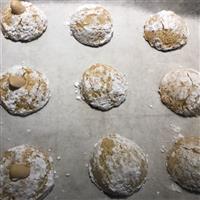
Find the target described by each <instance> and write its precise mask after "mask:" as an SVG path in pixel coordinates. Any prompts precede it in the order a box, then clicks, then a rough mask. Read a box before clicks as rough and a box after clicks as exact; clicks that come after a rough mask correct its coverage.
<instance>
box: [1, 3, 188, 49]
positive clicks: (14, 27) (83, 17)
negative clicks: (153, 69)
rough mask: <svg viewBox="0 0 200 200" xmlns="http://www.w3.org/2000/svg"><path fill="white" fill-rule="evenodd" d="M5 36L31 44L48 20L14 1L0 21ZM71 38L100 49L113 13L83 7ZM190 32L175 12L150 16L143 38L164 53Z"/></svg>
mask: <svg viewBox="0 0 200 200" xmlns="http://www.w3.org/2000/svg"><path fill="white" fill-rule="evenodd" d="M1 26H2V33H3V35H4V36H5V38H9V39H11V40H13V41H22V42H28V41H32V40H34V39H36V38H38V37H40V36H41V35H42V34H43V33H44V31H45V30H46V28H47V17H46V16H45V14H44V13H43V11H42V10H40V9H39V8H38V7H37V6H35V5H33V4H32V3H30V2H25V1H19V0H11V2H10V5H9V6H8V8H6V9H5V10H4V12H3V15H2V20H1ZM69 26H70V30H71V33H72V35H73V36H74V37H75V38H76V39H77V40H78V41H79V42H80V43H82V44H84V45H88V46H92V47H98V46H102V45H104V44H106V43H108V42H109V41H110V40H111V38H112V36H113V22H112V17H111V15H110V13H109V12H108V11H107V10H106V9H105V8H104V7H103V6H101V5H94V4H89V5H84V6H81V7H80V8H78V10H77V11H76V12H75V13H74V14H73V15H72V16H71V18H70V23H69ZM188 35H189V31H188V28H187V25H186V23H185V22H184V20H183V19H182V18H181V17H180V16H178V15H176V14H175V13H174V12H172V11H165V10H163V11H161V12H158V13H157V14H155V15H152V16H150V17H149V19H148V20H147V21H146V22H145V25H144V38H145V39H146V40H147V41H148V42H149V44H150V45H151V46H153V47H155V48H156V49H158V50H161V51H169V50H173V49H177V48H180V47H181V46H183V45H185V44H186V43H187V38H188Z"/></svg>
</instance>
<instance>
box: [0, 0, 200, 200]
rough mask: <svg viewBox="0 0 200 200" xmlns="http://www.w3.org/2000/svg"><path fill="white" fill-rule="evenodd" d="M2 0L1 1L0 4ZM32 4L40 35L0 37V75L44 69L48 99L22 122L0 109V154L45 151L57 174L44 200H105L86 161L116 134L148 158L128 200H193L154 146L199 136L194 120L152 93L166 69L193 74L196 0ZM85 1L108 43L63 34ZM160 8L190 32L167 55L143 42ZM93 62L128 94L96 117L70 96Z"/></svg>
mask: <svg viewBox="0 0 200 200" xmlns="http://www.w3.org/2000/svg"><path fill="white" fill-rule="evenodd" d="M7 2H8V1H5V0H2V4H1V6H2V7H3V6H4V5H5V4H6V3H7ZM33 2H34V3H35V4H37V5H38V6H39V7H40V8H41V9H43V10H44V12H45V13H46V15H47V16H48V28H47V31H46V32H45V33H44V35H42V37H40V38H39V39H38V40H35V41H33V42H30V43H15V42H12V41H10V40H6V39H4V37H3V36H2V35H1V55H0V56H1V58H0V60H1V71H3V70H5V69H7V68H9V67H11V66H13V65H15V64H25V65H30V66H33V67H34V68H36V69H39V70H41V71H43V72H45V73H46V75H47V76H48V78H49V80H50V84H51V91H52V98H51V100H50V102H49V103H48V104H47V106H46V107H44V109H42V110H41V111H39V112H37V113H35V114H32V115H30V116H27V117H16V116H12V115H10V114H8V113H7V112H6V111H5V110H4V109H2V108H0V111H1V136H0V141H1V143H0V150H1V152H3V151H4V150H6V149H7V148H10V147H13V146H15V145H21V144H24V143H27V144H32V145H36V146H40V147H42V148H43V149H45V150H51V152H50V154H51V155H52V156H53V158H54V160H55V170H56V172H57V173H56V184H55V188H54V190H53V191H52V192H51V194H50V195H49V196H48V197H47V198H46V199H47V200H55V199H57V200H96V199H97V200H107V199H110V198H109V197H107V196H106V195H105V194H103V193H102V192H100V191H99V190H98V189H97V188H96V187H95V186H94V185H93V184H92V183H91V181H90V179H89V177H88V170H87V162H88V158H89V153H90V152H91V151H92V149H93V145H94V144H95V143H96V142H97V140H98V139H99V138H100V137H101V136H102V135H105V134H107V133H119V134H121V135H123V136H125V137H127V138H130V139H132V140H134V141H135V142H136V143H138V144H139V145H140V146H141V147H142V148H143V149H144V150H145V152H146V153H148V155H149V172H148V180H147V182H146V184H145V185H144V187H143V188H142V189H141V190H140V191H139V192H137V193H135V194H134V195H133V196H131V197H130V198H128V199H130V200H131V199H134V200H153V199H159V200H167V199H170V200H178V199H180V200H188V199H190V200H197V199H199V196H198V195H195V194H192V193H190V192H187V191H185V190H181V191H179V192H178V191H177V189H176V188H175V189H174V187H173V186H174V185H172V184H173V182H172V181H171V180H170V177H169V176H168V174H167V172H166V169H165V153H162V152H161V148H162V145H164V146H165V147H168V146H169V145H170V144H171V142H172V140H173V138H174V136H176V135H177V134H178V133H181V134H183V135H192V134H193V135H197V134H199V130H200V118H183V117H180V116H178V115H176V114H174V113H173V112H171V111H170V110H168V109H167V108H166V107H165V106H163V105H162V103H161V102H160V99H159V95H158V93H157V91H158V85H159V81H160V79H161V77H162V76H163V75H164V74H165V73H166V72H168V71H169V70H170V69H172V68H174V67H176V66H187V67H191V68H194V69H197V70H199V66H200V39H199V36H200V28H199V24H200V23H199V22H200V18H199V16H200V1H199V0H190V1H187V0H177V1H171V0H168V1H161V0H160V1H159V0H154V1H152V0H150V1H144V0H141V1H139V0H138V1H131V0H130V1H123V0H116V1H114V0H105V1H80V0H79V1H75V0H74V1H58V0H57V1H56V0H55V1H44V0H43V1H42V0H38V1H33ZM84 3H100V4H102V5H104V6H105V7H106V8H107V9H108V10H110V12H111V14H112V17H113V20H114V36H113V39H112V40H111V41H110V43H108V44H107V45H105V46H102V47H100V48H91V47H87V46H84V45H82V44H80V43H79V42H77V41H76V40H75V39H74V38H73V37H72V36H70V34H69V29H68V27H67V25H66V22H67V20H68V19H69V16H70V15H71V14H72V13H73V12H74V11H75V10H76V9H77V7H78V6H80V5H82V4H84ZM163 9H166V10H167V9H169V10H173V11H175V12H176V13H177V14H179V15H181V16H182V17H184V19H185V20H186V22H187V24H188V27H189V29H190V37H189V40H188V44H187V45H186V46H184V47H183V48H181V49H179V50H176V51H172V52H168V53H163V52H160V51H157V50H155V49H153V48H151V47H150V46H149V44H148V43H147V42H145V40H144V38H143V25H144V21H145V20H146V19H147V18H148V16H149V15H150V14H153V13H155V12H158V11H160V10H163ZM94 63H105V64H109V65H111V66H114V67H117V68H118V69H119V70H120V71H122V72H123V73H125V74H127V79H128V82H129V91H128V96H127V100H126V101H125V103H123V104H122V105H121V106H120V107H118V108H114V109H112V110H110V111H108V112H100V111H97V110H94V109H91V108H90V107H89V106H88V105H87V104H85V103H84V102H80V101H77V100H76V99H75V92H74V86H73V84H74V82H75V81H77V80H79V78H80V76H81V74H82V72H83V71H84V70H85V69H86V68H87V67H88V66H90V65H91V64H94ZM57 156H60V157H61V160H57V159H56V158H57ZM66 173H69V174H70V176H69V177H67V176H66V175H65V174H66ZM174 190H175V191H174Z"/></svg>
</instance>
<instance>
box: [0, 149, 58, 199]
mask: <svg viewBox="0 0 200 200" xmlns="http://www.w3.org/2000/svg"><path fill="white" fill-rule="evenodd" d="M13 163H18V164H27V165H29V166H30V175H29V176H28V177H27V178H25V179H20V180H18V181H12V180H11V179H10V176H9V169H10V166H11V165H12V164H13ZM0 174H1V178H2V181H3V191H2V193H0V199H2V200H10V199H16V200H18V199H20V200H27V199H29V200H39V199H43V198H44V197H45V196H46V195H47V194H48V193H49V192H50V190H51V189H52V187H53V186H54V174H53V159H52V158H51V157H50V156H48V155H47V154H46V153H43V152H42V151H40V150H39V149H37V148H35V147H32V146H29V145H21V146H17V147H14V148H11V149H9V150H8V151H6V152H5V153H4V155H3V158H2V168H1V169H0Z"/></svg>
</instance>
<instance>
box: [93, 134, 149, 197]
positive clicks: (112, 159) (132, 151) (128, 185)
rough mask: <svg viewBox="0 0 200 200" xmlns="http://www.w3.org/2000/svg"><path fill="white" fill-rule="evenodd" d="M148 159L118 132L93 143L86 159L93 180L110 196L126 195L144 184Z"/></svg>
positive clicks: (136, 146)
mask: <svg viewBox="0 0 200 200" xmlns="http://www.w3.org/2000/svg"><path fill="white" fill-rule="evenodd" d="M147 169H148V161H147V157H146V155H145V153H144V152H143V150H142V149H141V148H140V147H139V146H138V145H137V144H135V143H134V142H133V141H131V140H129V139H126V138H124V137H122V136H120V135H117V134H114V135H108V136H106V137H103V138H102V139H100V140H99V141H98V143H97V144H95V147H94V151H93V153H92V155H91V158H90V162H89V175H90V178H91V180H92V182H93V183H95V184H96V186H97V187H98V188H99V189H100V190H103V191H104V192H105V193H106V194H108V195H109V196H111V197H118V198H119V197H128V196H130V195H132V194H133V193H134V192H136V191H138V190H139V189H140V188H141V187H142V185H143V184H144V183H145V180H146V176H147Z"/></svg>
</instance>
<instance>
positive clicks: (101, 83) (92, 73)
mask: <svg viewBox="0 0 200 200" xmlns="http://www.w3.org/2000/svg"><path fill="white" fill-rule="evenodd" d="M79 86H80V94H81V96H82V99H83V100H84V101H85V102H87V103H88V104H89V105H90V106H92V107H93V108H96V109H99V110H103V111H106V110H109V109H111V108H113V107H116V106H119V105H120V104H122V103H123V102H124V101H125V99H126V95H127V87H128V86H127V81H126V79H125V76H124V75H123V74H122V73H121V72H119V71H118V70H117V69H115V68H113V67H110V66H107V65H103V64H94V65H92V66H91V67H89V68H88V69H87V70H86V71H85V72H84V73H83V75H82V79H81V82H80V84H79Z"/></svg>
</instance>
